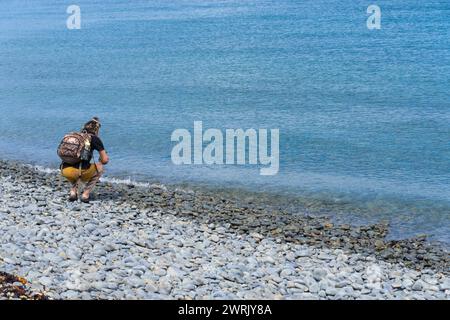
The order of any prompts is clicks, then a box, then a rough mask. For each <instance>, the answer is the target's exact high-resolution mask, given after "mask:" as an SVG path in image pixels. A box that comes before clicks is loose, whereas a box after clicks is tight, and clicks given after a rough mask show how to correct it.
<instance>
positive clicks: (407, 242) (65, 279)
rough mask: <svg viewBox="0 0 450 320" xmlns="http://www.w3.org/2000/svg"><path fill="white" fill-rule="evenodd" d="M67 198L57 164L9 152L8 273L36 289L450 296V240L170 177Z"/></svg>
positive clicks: (90, 295) (5, 201) (2, 203)
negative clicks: (348, 221)
mask: <svg viewBox="0 0 450 320" xmlns="http://www.w3.org/2000/svg"><path fill="white" fill-rule="evenodd" d="M67 196H68V185H67V183H66V182H65V181H64V180H63V179H62V178H61V177H60V176H59V175H58V173H57V172H54V171H48V172H44V171H42V170H38V169H37V168H35V167H33V166H31V165H27V164H22V163H18V162H12V161H0V232H1V236H0V272H3V273H5V274H10V275H15V276H20V277H21V278H20V279H26V281H27V290H29V292H31V293H30V295H33V294H39V295H45V297H47V298H49V299H449V298H450V280H449V270H450V269H449V266H450V264H449V255H448V251H447V249H446V248H444V247H442V246H440V245H438V244H436V243H430V242H428V241H427V239H426V237H425V236H422V237H417V238H412V239H404V240H387V239H386V235H387V233H388V226H387V225H386V224H374V225H365V226H351V225H344V224H335V223H333V222H332V221H331V220H330V219H329V218H327V217H320V216H308V215H306V214H301V213H299V214H298V215H292V214H288V213H284V212H282V211H278V210H270V209H268V208H266V207H264V206H261V205H258V203H248V204H245V203H243V202H242V201H235V199H233V198H227V197H225V196H223V195H219V194H215V193H213V192H210V193H209V192H206V191H198V190H190V189H188V188H182V187H176V186H166V185H161V184H153V185H152V184H150V185H148V186H140V185H134V184H127V183H112V182H105V181H101V182H100V183H99V185H98V187H97V188H96V189H95V191H94V195H93V196H94V197H93V200H92V201H91V202H90V203H89V204H84V203H80V202H74V203H70V202H68V201H67ZM23 282H25V281H23ZM16 285H17V286H18V287H20V286H21V283H20V282H19V283H17V284H16ZM22 285H23V283H22ZM1 287H2V284H1V283H0V289H1ZM0 292H1V290H0ZM0 298H3V299H5V298H6V299H8V298H11V296H7V295H4V296H1V295H0ZM13 298H14V297H13Z"/></svg>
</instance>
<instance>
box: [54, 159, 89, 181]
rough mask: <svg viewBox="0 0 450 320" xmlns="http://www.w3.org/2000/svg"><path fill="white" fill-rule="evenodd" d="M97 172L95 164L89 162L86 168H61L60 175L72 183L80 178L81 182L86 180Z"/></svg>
mask: <svg viewBox="0 0 450 320" xmlns="http://www.w3.org/2000/svg"><path fill="white" fill-rule="evenodd" d="M97 173H98V171H97V166H96V165H95V164H93V163H92V164H91V166H90V167H89V168H87V169H81V176H80V169H79V168H75V167H66V168H64V169H62V170H61V175H62V176H63V177H64V178H66V179H67V180H69V181H70V182H72V183H75V182H77V180H78V179H81V181H83V182H88V181H90V180H91V179H92V177H93V176H95V175H96V174H97Z"/></svg>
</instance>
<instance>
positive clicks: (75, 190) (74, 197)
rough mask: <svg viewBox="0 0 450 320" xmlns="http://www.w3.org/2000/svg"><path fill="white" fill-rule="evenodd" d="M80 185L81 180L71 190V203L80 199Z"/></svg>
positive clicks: (74, 183)
mask: <svg viewBox="0 0 450 320" xmlns="http://www.w3.org/2000/svg"><path fill="white" fill-rule="evenodd" d="M78 183H79V179H78V180H76V181H75V182H73V183H72V188H70V196H69V200H70V201H75V200H77V199H78Z"/></svg>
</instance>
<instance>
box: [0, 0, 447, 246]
mask: <svg viewBox="0 0 450 320" xmlns="http://www.w3.org/2000/svg"><path fill="white" fill-rule="evenodd" d="M55 3H56V4H55ZM105 3H106V2H105V1H97V0H96V1H93V0H90V1H76V4H78V5H79V6H80V7H81V11H82V29H81V30H68V29H67V28H66V18H67V16H68V15H67V14H66V6H67V3H65V2H64V1H28V2H24V1H2V2H1V3H0V112H1V117H0V152H1V154H0V155H1V157H2V158H14V159H21V160H23V161H26V162H33V163H36V164H41V165H45V166H50V167H56V166H57V164H58V158H57V156H56V152H55V149H56V146H57V144H58V142H59V140H60V139H61V136H62V135H63V134H64V133H65V132H67V131H69V130H74V129H79V127H80V126H81V124H82V123H84V122H85V121H86V120H88V119H89V117H91V116H92V115H98V116H99V117H100V118H101V119H102V122H103V127H102V132H101V136H102V138H103V140H104V142H105V145H106V147H107V150H108V152H109V153H110V156H111V164H110V165H108V170H109V171H108V174H109V175H110V176H118V177H124V178H131V179H135V180H142V181H146V180H155V179H156V180H159V181H163V182H175V183H185V182H188V183H191V184H198V185H199V184H203V185H205V184H206V185H210V186H215V187H220V188H230V189H231V191H232V190H240V189H241V188H243V189H246V190H250V191H258V192H263V193H264V197H270V196H273V197H275V196H276V195H275V194H281V195H288V196H289V197H291V198H289V199H291V200H286V203H285V204H286V206H287V207H290V208H291V209H292V211H293V212H295V211H296V210H297V211H301V209H302V210H303V209H305V208H307V210H308V211H310V212H317V213H325V214H331V215H334V216H336V217H340V218H342V219H347V220H348V221H351V222H354V223H362V222H366V221H379V220H389V221H390V222H391V224H392V234H391V236H392V237H406V236H412V235H415V234H419V233H427V234H429V235H431V237H432V239H435V240H441V241H445V242H447V243H450V236H449V234H450V126H449V124H450V19H449V17H450V2H448V1H447V0H440V1H438V0H431V1H426V2H425V1H407V0H399V1H377V4H378V5H379V6H380V7H381V9H382V28H381V30H368V29H367V27H366V19H367V14H366V9H367V6H368V5H369V4H372V3H371V2H369V1H331V0H330V1H322V0H315V1H279V0H278V1H170V2H169V1H132V2H130V1H108V2H107V3H108V4H105ZM196 120H202V121H203V126H204V128H205V129H206V128H219V129H221V130H225V129H226V128H243V129H246V128H256V129H258V128H269V129H270V128H279V129H280V172H279V174H278V175H276V176H272V177H267V176H266V177H264V176H260V175H259V171H258V169H259V168H258V167H256V166H209V167H207V166H181V167H178V166H174V165H173V164H172V162H171V160H170V152H171V149H172V147H173V145H174V144H173V143H172V142H171V141H170V134H171V132H172V131H173V130H174V129H177V128H186V129H189V130H190V131H192V130H193V122H194V121H196ZM292 197H293V198H292ZM293 199H295V200H293Z"/></svg>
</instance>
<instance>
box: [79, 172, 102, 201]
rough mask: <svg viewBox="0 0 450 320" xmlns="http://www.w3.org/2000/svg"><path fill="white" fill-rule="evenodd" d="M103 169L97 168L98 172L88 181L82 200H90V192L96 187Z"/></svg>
mask: <svg viewBox="0 0 450 320" xmlns="http://www.w3.org/2000/svg"><path fill="white" fill-rule="evenodd" d="M102 171H103V170H101V171H100V170H97V172H96V173H95V174H94V175H93V176H92V178H91V179H90V180H89V181H88V182H87V183H86V186H85V187H84V190H83V195H82V196H81V200H89V194H90V193H91V191H92V190H93V189H94V187H95V185H96V184H97V182H98V181H99V180H100V177H101V176H102V173H103V172H102Z"/></svg>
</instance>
